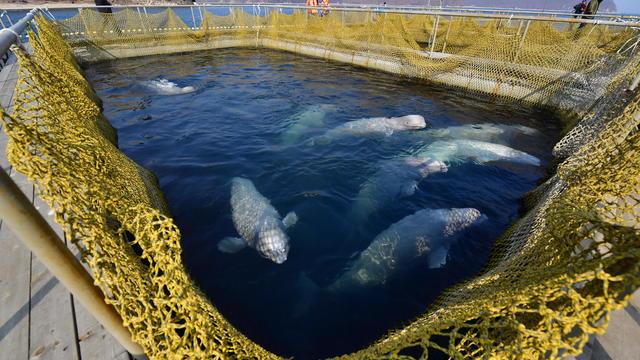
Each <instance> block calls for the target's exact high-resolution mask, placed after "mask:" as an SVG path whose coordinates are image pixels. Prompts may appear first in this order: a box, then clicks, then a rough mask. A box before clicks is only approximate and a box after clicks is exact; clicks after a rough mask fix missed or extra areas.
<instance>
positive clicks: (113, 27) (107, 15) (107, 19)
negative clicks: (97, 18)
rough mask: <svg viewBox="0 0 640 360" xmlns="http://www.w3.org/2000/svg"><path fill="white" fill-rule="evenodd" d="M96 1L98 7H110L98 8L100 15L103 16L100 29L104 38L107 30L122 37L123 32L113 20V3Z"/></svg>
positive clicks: (104, 0) (103, 0) (105, 0)
mask: <svg viewBox="0 0 640 360" xmlns="http://www.w3.org/2000/svg"><path fill="white" fill-rule="evenodd" d="M94 1H95V3H96V6H108V7H99V8H97V10H98V12H99V13H100V15H102V26H101V28H100V34H101V35H103V36H104V34H105V30H110V31H111V33H113V32H114V31H115V33H116V34H118V35H120V34H121V31H120V29H119V28H118V24H117V23H116V21H115V20H114V18H113V11H112V10H111V3H110V2H109V1H108V0H94Z"/></svg>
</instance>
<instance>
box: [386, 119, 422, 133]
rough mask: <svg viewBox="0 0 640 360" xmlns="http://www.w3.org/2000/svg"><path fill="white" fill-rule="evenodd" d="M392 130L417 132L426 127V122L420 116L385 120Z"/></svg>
mask: <svg viewBox="0 0 640 360" xmlns="http://www.w3.org/2000/svg"><path fill="white" fill-rule="evenodd" d="M387 122H388V123H389V125H390V126H391V127H392V128H393V129H394V130H419V129H424V128H425V127H427V122H426V121H425V120H424V117H423V116H421V115H405V116H400V117H395V118H390V119H388V120H387Z"/></svg>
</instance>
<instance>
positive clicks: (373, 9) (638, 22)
mask: <svg viewBox="0 0 640 360" xmlns="http://www.w3.org/2000/svg"><path fill="white" fill-rule="evenodd" d="M99 8H109V9H112V10H115V11H117V10H123V9H137V10H138V11H139V12H141V13H145V14H146V12H147V9H159V8H164V9H166V8H186V9H198V10H197V11H203V10H206V9H208V8H245V9H246V8H253V9H257V10H259V9H289V10H308V9H316V10H328V11H338V12H362V13H379V14H405V15H432V16H448V17H473V18H479V19H489V20H490V19H502V20H504V19H508V20H522V21H545V22H559V23H567V24H593V25H606V26H617V27H635V28H638V27H640V17H637V16H627V17H626V20H627V21H615V20H603V19H611V18H612V16H610V15H608V14H604V15H603V14H596V15H588V17H589V18H588V19H586V18H574V17H572V16H570V15H571V14H568V13H559V14H561V15H563V17H561V16H556V15H557V14H554V13H550V12H528V11H529V10H527V11H520V10H517V11H502V12H499V13H495V11H494V13H492V12H491V11H481V10H477V11H476V9H469V10H468V11H467V10H461V9H459V8H448V7H444V8H424V7H380V6H372V5H369V6H365V7H363V6H354V5H344V6H343V5H337V6H329V7H321V6H316V7H313V6H305V5H295V4H277V3H269V4H238V3H229V4H208V3H196V4H193V5H111V6H87V5H76V6H56V7H54V8H51V10H76V11H80V10H83V9H93V10H97V9H99ZM4 11H24V10H20V9H5V10H4ZM615 18H616V19H619V18H620V17H619V16H616V17H615ZM194 22H195V19H194ZM194 26H195V24H194Z"/></svg>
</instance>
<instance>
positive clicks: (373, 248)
mask: <svg viewBox="0 0 640 360" xmlns="http://www.w3.org/2000/svg"><path fill="white" fill-rule="evenodd" d="M485 219H486V216H484V215H482V214H481V213H480V211H478V210H476V209H473V208H462V209H455V208H454V209H423V210H419V211H417V212H415V213H414V214H412V215H408V216H406V217H404V218H403V219H401V220H400V221H398V222H396V223H394V224H391V226H389V227H388V228H387V229H386V230H384V231H383V232H381V233H380V234H378V236H376V237H375V239H373V241H372V242H371V244H370V245H369V246H368V247H367V248H366V249H365V250H363V251H362V252H361V253H360V255H358V257H357V259H356V260H355V261H354V262H353V264H352V265H351V266H350V268H349V269H348V270H347V271H346V272H345V273H343V274H342V275H341V276H340V277H339V278H338V279H337V280H336V281H335V282H334V283H333V284H331V285H330V286H329V287H328V290H330V291H333V292H337V291H349V290H353V289H357V288H359V287H362V286H380V285H384V284H385V283H386V282H387V280H388V279H389V278H390V277H391V276H392V275H394V273H395V272H397V271H401V270H402V267H403V266H404V265H405V264H406V263H408V262H410V261H413V260H414V259H416V258H422V257H424V258H426V261H427V262H428V264H429V268H432V269H435V268H439V267H442V266H443V265H445V264H446V262H447V256H448V253H449V248H450V247H451V245H452V244H453V243H454V242H455V241H457V240H458V238H459V237H460V234H461V232H462V230H464V229H466V228H467V227H469V226H471V225H474V224H478V223H480V222H482V221H484V220H485Z"/></svg>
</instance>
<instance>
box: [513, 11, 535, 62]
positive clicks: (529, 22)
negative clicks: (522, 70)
mask: <svg viewBox="0 0 640 360" xmlns="http://www.w3.org/2000/svg"><path fill="white" fill-rule="evenodd" d="M529 25H531V20H529V21H527V25H526V26H525V27H524V32H523V33H522V38H520V44H519V45H518V49H517V50H516V54H515V56H514V57H513V62H514V63H515V62H516V61H518V56H520V51H521V50H522V46H523V45H524V39H525V38H526V37H527V33H528V32H529Z"/></svg>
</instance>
